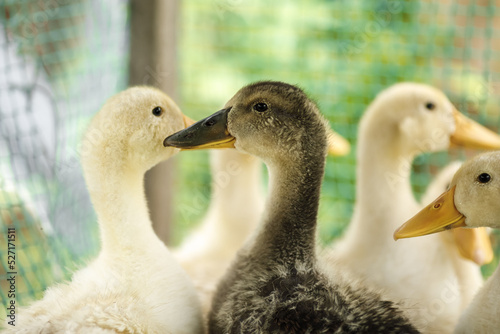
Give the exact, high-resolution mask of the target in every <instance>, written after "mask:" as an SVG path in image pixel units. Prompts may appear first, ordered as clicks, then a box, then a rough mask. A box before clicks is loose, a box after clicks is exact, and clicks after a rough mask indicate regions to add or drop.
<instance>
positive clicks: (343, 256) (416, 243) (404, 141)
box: [323, 83, 500, 333]
mask: <svg viewBox="0 0 500 334" xmlns="http://www.w3.org/2000/svg"><path fill="white" fill-rule="evenodd" d="M358 135H359V137H358V150H357V159H358V160H357V184H356V203H355V207H354V215H353V218H352V220H351V223H350V225H349V227H348V229H347V231H346V233H345V235H344V236H343V238H342V239H341V240H340V241H339V242H338V243H337V244H335V245H334V246H333V247H330V248H329V249H327V250H326V252H325V255H324V257H323V260H324V261H326V263H330V264H331V265H342V266H344V267H345V268H346V269H348V270H349V271H350V272H352V273H354V274H355V275H356V276H360V277H363V278H364V279H365V280H366V281H367V282H368V283H370V284H372V285H373V286H375V287H377V288H379V289H382V290H383V291H385V292H386V293H387V296H388V297H389V298H390V299H393V300H403V301H405V302H406V303H407V304H408V305H409V306H410V307H412V309H411V310H410V312H411V313H410V318H411V320H412V321H413V323H414V324H416V325H417V327H418V328H419V329H420V330H422V331H424V332H439V333H446V332H450V331H451V330H452V329H453V326H454V325H455V323H456V321H457V320H458V316H459V314H460V313H461V311H462V310H463V308H464V307H465V305H467V304H468V303H469V301H470V296H471V293H467V294H463V293H461V289H471V291H473V292H475V291H476V290H477V289H478V287H479V285H478V284H480V281H481V276H480V271H479V268H478V267H477V266H474V265H471V264H470V263H468V262H467V261H465V260H462V259H461V258H460V255H459V252H458V249H457V247H456V246H454V245H453V243H449V242H447V241H446V240H444V239H443V238H444V236H438V235H436V236H434V237H432V238H426V239H420V240H411V242H408V243H404V244H403V243H397V244H396V243H394V241H393V240H392V231H394V229H395V228H396V227H397V226H399V224H401V222H402V221H405V220H406V219H408V218H409V217H411V215H412V214H414V213H415V212H417V211H418V210H419V209H420V208H421V206H420V205H419V204H418V202H417V201H416V200H415V198H414V196H413V192H412V189H411V184H410V173H411V164H412V161H413V158H414V157H415V155H417V154H419V153H422V152H427V151H437V150H444V149H447V148H448V147H449V145H450V141H451V142H452V143H455V144H459V145H474V146H479V147H485V148H493V147H500V137H499V136H497V135H496V134H494V133H493V132H491V131H489V130H487V129H486V128H483V127H481V126H480V125H479V124H477V123H474V122H472V121H471V120H468V119H467V118H465V116H463V115H461V114H460V113H459V112H458V111H456V109H455V108H454V107H453V105H452V104H451V103H450V101H449V100H448V99H447V98H446V96H445V95H444V94H443V93H442V92H440V91H439V90H437V89H435V88H433V87H430V86H427V85H422V84H416V83H400V84H396V85H394V86H392V87H390V88H388V89H386V90H385V91H383V92H382V93H380V94H379V95H378V96H377V98H376V99H375V100H374V101H373V102H372V103H371V105H370V106H369V107H368V109H367V111H366V112H365V114H364V116H363V118H362V120H361V122H360V125H359V134H358ZM465 233H468V232H465ZM471 258H473V257H472V255H471ZM457 264H458V265H459V266H465V267H466V268H465V269H463V268H462V269H461V271H463V270H465V271H471V275H475V276H476V277H477V280H476V286H465V284H466V283H467V284H468V283H469V282H470V281H469V280H467V281H465V282H462V281H460V279H461V277H460V272H457V270H456V266H457Z"/></svg>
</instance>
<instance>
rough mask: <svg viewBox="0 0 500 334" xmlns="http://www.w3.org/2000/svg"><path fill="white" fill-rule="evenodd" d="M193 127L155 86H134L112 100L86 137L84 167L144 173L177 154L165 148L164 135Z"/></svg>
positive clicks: (107, 103)
mask: <svg viewBox="0 0 500 334" xmlns="http://www.w3.org/2000/svg"><path fill="white" fill-rule="evenodd" d="M190 124H192V121H190V120H189V119H188V118H187V117H185V116H184V115H183V114H182V113H181V111H180V109H179V107H177V105H176V104H175V103H174V101H172V99H170V98H169V97H168V96H167V95H166V94H164V93H163V92H161V91H160V90H158V89H156V88H152V87H132V88H129V89H127V90H125V91H123V92H121V93H118V94H116V95H115V96H113V97H111V98H110V99H109V100H108V101H107V102H106V103H105V104H104V106H103V107H102V109H101V110H100V111H99V112H98V113H97V114H96V115H95V117H94V118H93V120H92V121H91V123H90V125H89V127H88V129H87V132H86V134H85V137H84V140H83V143H82V147H81V156H82V163H83V165H84V167H87V168H86V169H89V168H91V167H92V168H93V169H94V168H97V169H99V170H108V172H110V171H111V172H116V171H119V170H123V168H127V167H128V168H132V169H134V170H136V169H139V170H141V171H143V172H145V171H146V170H147V169H149V168H151V167H152V166H154V165H155V164H157V163H159V162H160V161H162V160H165V159H167V158H169V157H170V156H171V155H172V154H174V153H176V151H178V150H177V149H175V148H170V149H165V148H164V147H163V145H162V142H163V139H164V136H165V133H175V132H177V131H179V130H181V129H184V128H185V127H186V126H187V125H190Z"/></svg>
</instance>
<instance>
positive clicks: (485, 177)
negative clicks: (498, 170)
mask: <svg viewBox="0 0 500 334" xmlns="http://www.w3.org/2000/svg"><path fill="white" fill-rule="evenodd" d="M477 180H478V181H479V182H480V183H488V182H490V180H491V176H490V174H488V173H482V174H480V175H479V176H478V177H477Z"/></svg>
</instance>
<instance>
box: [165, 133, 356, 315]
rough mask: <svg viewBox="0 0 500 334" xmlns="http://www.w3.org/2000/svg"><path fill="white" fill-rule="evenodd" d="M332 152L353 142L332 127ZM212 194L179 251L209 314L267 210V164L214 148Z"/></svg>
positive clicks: (343, 149) (337, 152)
mask: <svg viewBox="0 0 500 334" xmlns="http://www.w3.org/2000/svg"><path fill="white" fill-rule="evenodd" d="M328 144H329V145H328V153H329V154H330V155H332V156H342V155H346V154H347V153H349V151H350V144H349V142H348V141H347V140H346V139H345V138H343V137H342V136H341V135H339V134H337V133H336V132H334V131H331V130H329V137H328ZM210 157H211V160H210V161H211V169H212V194H211V196H210V197H211V199H212V200H211V202H210V207H209V209H208V212H207V214H206V216H205V217H204V219H203V220H202V223H201V226H200V227H199V228H198V229H197V230H195V231H194V232H193V234H191V235H190V236H189V237H188V238H187V239H186V240H185V241H184V242H183V243H182V245H181V246H180V248H179V249H178V250H176V251H175V252H174V255H175V257H176V259H177V260H178V261H179V263H180V264H181V266H182V267H183V268H184V269H185V270H186V272H187V273H188V274H189V276H190V277H191V278H192V280H193V282H194V284H195V286H196V289H197V290H198V293H199V295H200V300H201V304H202V309H203V314H204V315H206V314H208V311H209V309H210V302H211V300H212V296H213V294H214V292H215V289H216V287H217V282H218V281H219V280H220V278H221V277H222V275H224V273H225V272H226V270H227V268H228V267H229V265H230V263H231V260H232V259H233V258H234V256H235V254H236V252H237V251H238V249H240V248H241V247H242V246H243V245H244V243H245V241H246V240H247V239H248V237H249V235H250V234H251V232H252V231H253V230H254V229H255V227H256V226H257V225H258V222H259V219H260V217H261V215H262V212H263V211H264V198H265V196H264V194H263V191H262V189H261V184H262V173H261V167H262V163H261V162H260V161H259V159H257V158H256V157H254V156H252V155H249V154H246V153H241V152H240V151H237V150H234V149H231V150H211V152H210Z"/></svg>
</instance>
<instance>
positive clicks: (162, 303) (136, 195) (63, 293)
mask: <svg viewBox="0 0 500 334" xmlns="http://www.w3.org/2000/svg"><path fill="white" fill-rule="evenodd" d="M158 108H159V109H158ZM182 128H184V123H183V118H182V114H181V113H180V111H179V109H178V108H177V106H176V105H175V104H174V102H173V101H172V100H171V99H170V98H168V97H167V96H166V95H164V94H163V93H161V92H160V91H158V90H156V89H152V88H147V87H136V88H131V89H128V90H126V91H124V92H122V93H120V94H118V95H116V96H115V97H113V98H111V99H110V100H109V101H108V102H107V103H106V104H105V105H104V106H103V108H102V110H101V111H100V112H99V113H98V114H97V115H96V117H95V118H94V120H93V121H92V123H91V125H90V127H89V129H88V131H87V134H86V136H85V139H84V141H83V146H82V151H81V154H82V164H83V168H84V172H85V179H86V182H87V187H88V189H89V193H90V195H91V199H92V203H93V204H94V207H95V210H96V212H97V216H98V220H99V226H100V232H101V241H102V247H101V252H100V254H99V255H98V257H97V258H96V259H95V260H94V261H92V262H91V263H90V264H89V265H88V266H87V267H86V268H84V269H82V270H80V271H78V272H76V273H75V274H74V275H73V278H72V280H71V281H70V282H68V283H63V284H59V285H56V286H54V287H52V288H50V289H49V290H47V292H46V293H45V296H44V298H43V299H42V300H40V301H37V302H35V303H34V304H32V305H31V306H30V307H28V308H26V309H21V310H20V311H19V314H20V317H19V323H17V324H16V327H11V326H9V325H7V327H8V328H15V330H12V329H11V330H10V331H9V330H8V331H7V332H12V331H16V332H21V333H23V332H24V333H33V332H37V333H38V332H43V333H117V332H120V333H202V329H203V328H202V320H201V311H200V307H199V301H198V299H197V295H196V292H195V289H194V287H193V285H192V283H191V282H190V280H189V278H188V276H187V274H186V273H185V272H184V271H183V270H182V269H181V267H180V265H179V264H178V263H177V262H176V261H175V260H174V258H173V257H172V255H171V254H170V253H169V251H168V249H167V248H166V247H165V245H164V244H163V243H162V242H161V241H160V240H159V239H158V238H157V236H156V234H155V233H154V231H153V229H152V226H151V221H150V219H149V214H148V210H147V205H146V200H145V196H144V187H143V177H144V173H145V172H146V170H147V169H149V168H151V167H152V166H154V165H155V164H157V163H159V162H160V161H162V160H165V159H167V158H169V157H170V156H171V155H173V154H174V153H176V150H174V149H165V148H163V147H162V145H161V142H162V140H161V139H162V138H159V137H158V134H159V132H161V133H163V134H164V132H165V131H166V132H171V133H173V132H175V131H178V130H180V129H182ZM8 320H9V319H7V321H8Z"/></svg>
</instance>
